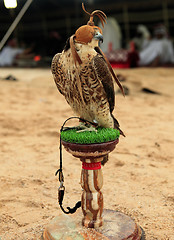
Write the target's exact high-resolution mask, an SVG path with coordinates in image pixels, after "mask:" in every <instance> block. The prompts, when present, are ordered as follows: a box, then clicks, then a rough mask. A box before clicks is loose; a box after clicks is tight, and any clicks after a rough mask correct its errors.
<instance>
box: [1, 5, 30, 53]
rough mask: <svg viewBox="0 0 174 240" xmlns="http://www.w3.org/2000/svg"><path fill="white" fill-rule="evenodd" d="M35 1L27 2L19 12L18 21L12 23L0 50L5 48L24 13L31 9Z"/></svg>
mask: <svg viewBox="0 0 174 240" xmlns="http://www.w3.org/2000/svg"><path fill="white" fill-rule="evenodd" d="M32 1H33V0H27V2H26V3H25V4H24V6H23V8H22V9H21V11H20V12H19V14H18V15H17V17H16V19H15V20H14V22H13V23H12V25H11V26H10V27H9V29H8V31H7V32H6V34H5V35H4V37H3V39H2V40H1V42H0V50H1V49H2V48H3V46H4V44H5V43H6V41H7V40H8V38H9V37H10V35H11V34H12V32H13V31H14V29H15V28H16V26H17V24H18V23H19V21H20V20H21V18H22V17H23V15H24V13H25V12H26V11H27V9H28V8H29V6H30V4H31V2H32Z"/></svg>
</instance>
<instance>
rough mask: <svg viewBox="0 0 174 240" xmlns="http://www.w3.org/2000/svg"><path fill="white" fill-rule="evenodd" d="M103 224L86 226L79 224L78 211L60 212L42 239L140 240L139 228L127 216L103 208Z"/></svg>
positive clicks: (79, 215)
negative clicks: (73, 212)
mask: <svg viewBox="0 0 174 240" xmlns="http://www.w3.org/2000/svg"><path fill="white" fill-rule="evenodd" d="M103 215H104V224H103V226H102V227H99V228H96V229H94V228H86V227H83V226H82V224H81V221H82V216H81V213H80V212H79V211H78V212H77V213H75V214H73V215H65V214H62V215H60V216H57V217H55V218H54V219H53V220H52V221H51V223H50V224H49V225H48V226H47V227H46V229H45V231H44V233H43V239H44V240H66V239H68V240H74V239H76V240H99V239H100V240H109V239H110V240H125V239H129V240H140V239H141V235H142V232H141V229H140V227H139V226H138V225H137V224H136V223H135V222H134V220H133V219H132V218H130V217H129V216H127V215H125V214H123V213H121V212H117V211H113V210H106V209H105V210H104V211H103Z"/></svg>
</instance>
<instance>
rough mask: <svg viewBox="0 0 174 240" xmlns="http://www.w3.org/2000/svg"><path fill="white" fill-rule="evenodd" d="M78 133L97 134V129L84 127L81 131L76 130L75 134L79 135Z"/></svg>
mask: <svg viewBox="0 0 174 240" xmlns="http://www.w3.org/2000/svg"><path fill="white" fill-rule="evenodd" d="M80 132H97V129H96V128H95V127H93V126H90V127H87V126H86V127H84V129H81V130H78V131H77V133H80Z"/></svg>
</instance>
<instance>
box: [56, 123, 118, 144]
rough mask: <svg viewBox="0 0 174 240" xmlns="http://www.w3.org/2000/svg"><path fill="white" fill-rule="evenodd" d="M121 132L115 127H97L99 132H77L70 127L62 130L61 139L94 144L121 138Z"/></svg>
mask: <svg viewBox="0 0 174 240" xmlns="http://www.w3.org/2000/svg"><path fill="white" fill-rule="evenodd" d="M119 136H120V132H119V130H117V129H113V128H101V127H99V128H97V132H95V131H92V132H89V131H85V132H77V130H76V129H68V130H64V131H62V132H61V139H62V140H63V141H65V142H70V143H79V144H92V143H103V142H109V141H113V140H115V139H117V138H119Z"/></svg>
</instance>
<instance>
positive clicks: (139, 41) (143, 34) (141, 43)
mask: <svg viewBox="0 0 174 240" xmlns="http://www.w3.org/2000/svg"><path fill="white" fill-rule="evenodd" d="M150 38H151V34H150V32H149V30H148V29H147V27H146V26H144V25H142V24H141V25H138V26H137V29H136V34H135V37H134V38H133V39H132V40H131V42H133V43H134V44H135V48H136V50H137V51H141V50H143V49H144V48H145V47H147V45H148V44H149V40H150Z"/></svg>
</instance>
